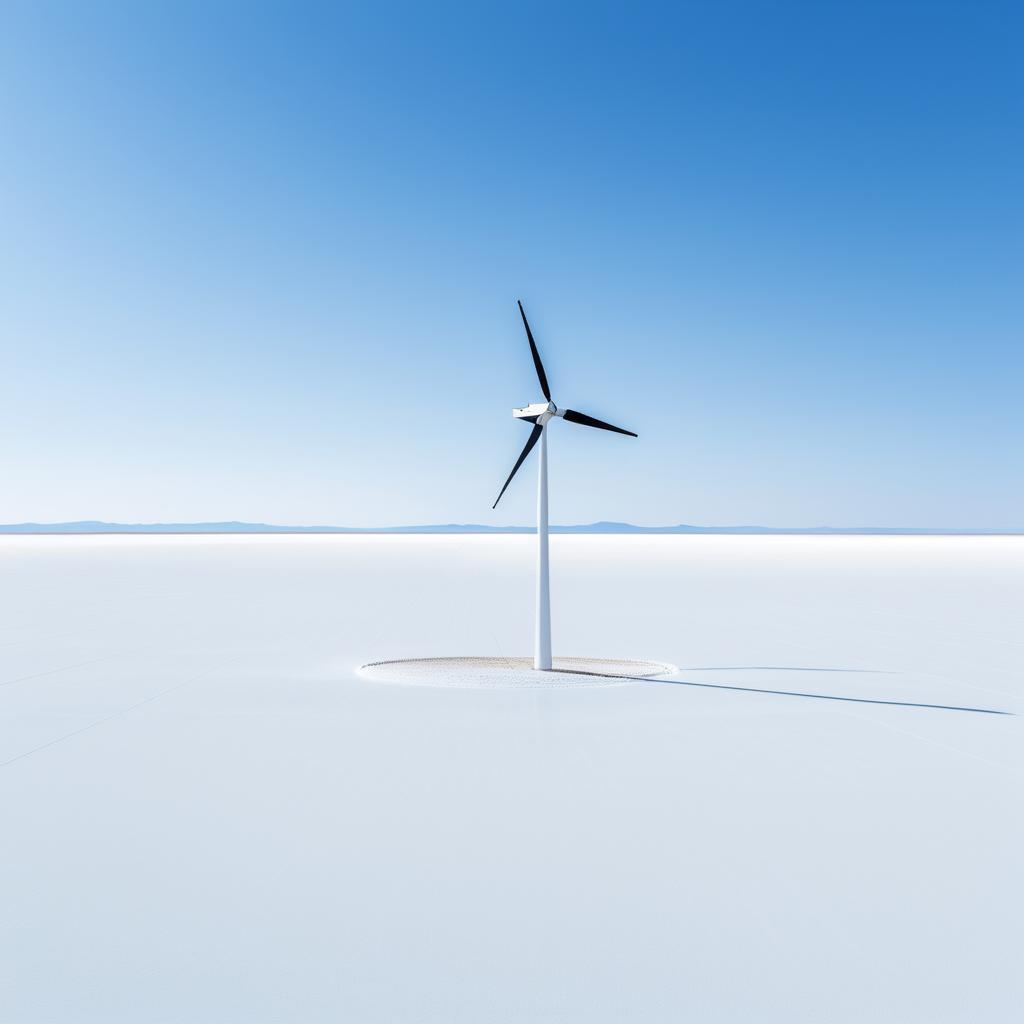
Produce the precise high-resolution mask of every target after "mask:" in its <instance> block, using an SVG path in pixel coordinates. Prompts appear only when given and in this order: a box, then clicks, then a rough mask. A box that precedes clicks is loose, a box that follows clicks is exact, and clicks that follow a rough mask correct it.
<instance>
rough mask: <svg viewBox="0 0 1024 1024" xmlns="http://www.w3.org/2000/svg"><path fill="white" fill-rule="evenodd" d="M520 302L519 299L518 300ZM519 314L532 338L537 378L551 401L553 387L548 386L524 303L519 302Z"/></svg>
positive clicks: (546, 396)
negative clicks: (524, 309) (527, 320)
mask: <svg viewBox="0 0 1024 1024" xmlns="http://www.w3.org/2000/svg"><path fill="white" fill-rule="evenodd" d="M516 301H517V302H519V300H518V299H517V300H516ZM519 315H520V316H521V317H522V318H523V326H524V327H525V328H526V337H527V338H529V339H530V351H531V352H532V353H533V365H534V366H536V367H537V379H538V380H539V381H540V389H541V391H543V392H544V397H545V398H546V399H547V400H548V401H549V402H550V401H551V388H549V387H548V378H547V374H545V373H544V364H543V363H542V362H541V361H540V353H539V352H538V351H537V343H536V342H535V341H534V340H533V331H531V330H530V325H529V324H528V323H527V322H526V314H525V313H524V312H523V304H522V303H521V302H519Z"/></svg>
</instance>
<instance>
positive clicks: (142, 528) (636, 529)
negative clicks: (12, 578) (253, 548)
mask: <svg viewBox="0 0 1024 1024" xmlns="http://www.w3.org/2000/svg"><path fill="white" fill-rule="evenodd" d="M534 532H535V529H534V527H532V526H483V525H481V524H479V523H465V524H464V523H446V524H441V525H435V526H380V527H363V526H275V525H273V524H270V523H235V522H232V523H104V522H100V521H98V520H93V519H86V520H82V521H81V522H77V523H12V524H10V525H7V526H4V525H0V534H3V533H8V534H10V533H28V534H38V533H56V534H63V533H534ZM551 532H552V533H619V534H624V533H697V534H709V533H710V534H868V535H873V534H895V535H898V536H907V535H915V536H916V535H922V536H941V535H946V534H956V535H963V536H971V535H976V534H984V535H1002V534H1022V533H1024V529H1020V530H964V529H941V528H938V527H916V526H689V525H687V524H685V523H681V524H679V525H678V526H634V525H633V524H632V523H587V524H586V525H581V526H552V527H551Z"/></svg>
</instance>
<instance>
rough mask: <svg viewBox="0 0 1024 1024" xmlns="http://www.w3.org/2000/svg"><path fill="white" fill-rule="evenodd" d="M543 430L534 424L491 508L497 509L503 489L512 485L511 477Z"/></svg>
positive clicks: (517, 470)
mask: <svg viewBox="0 0 1024 1024" xmlns="http://www.w3.org/2000/svg"><path fill="white" fill-rule="evenodd" d="M543 429H544V428H543V427H540V426H538V425H537V424H536V423H534V425H533V430H531V431H530V436H529V438H527V441H526V447H525V448H523V450H522V451H521V452H520V453H519V458H518V459H516V464H515V465H514V466H513V467H512V472H511V473H509V475H508V479H507V480H506V481H505V487H502V489H501V494H499V495H498V497H497V498H496V499H495V502H494V504H493V505H492V506H491V508H497V507H498V502H499V501H501V495H502V494H504V493H505V488H507V487H508V485H509V484H510V483H512V477H514V476H515V475H516V473H518V472H519V467H520V466H521V465H522V464H523V460H524V459H525V458H526V456H527V455H529V454H530V449H531V448H532V447H533V446H534V445H535V444H536V443H537V438H538V437H540V435H541V431H542V430H543Z"/></svg>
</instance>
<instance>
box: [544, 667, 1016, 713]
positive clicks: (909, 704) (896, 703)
mask: <svg viewBox="0 0 1024 1024" xmlns="http://www.w3.org/2000/svg"><path fill="white" fill-rule="evenodd" d="M748 669H750V670H760V671H764V667H763V666H755V665H751V666H747V669H743V668H740V667H739V666H736V667H734V668H732V669H728V670H727V669H720V670H718V671H731V672H738V671H746V670H748ZM551 671H552V672H561V673H564V674H565V675H577V676H603V677H604V678H606V679H623V680H628V681H629V682H631V683H664V684H666V685H669V686H695V687H699V688H700V689H704V690H731V691H733V692H734V693H763V694H770V695H771V696H774V697H804V698H806V699H808V700H834V701H841V702H844V703H850V704H878V705H883V706H887V707H897V708H926V709H929V710H932V711H961V712H965V713H967V714H974V715H1010V716H1012V715H1013V712H1012V711H1000V710H998V709H996V708H973V707H965V706H961V705H959V704H925V703H919V702H917V701H909V700H877V699H873V698H870V697H840V696H836V695H835V694H831V693H808V692H807V691H804V690H771V689H768V688H766V687H759V686H733V685H730V684H728V683H696V682H694V681H693V680H691V679H658V678H652V677H650V676H647V677H642V676H641V677H637V676H616V675H613V674H612V673H609V672H583V671H579V670H575V669H566V668H555V669H551ZM685 671H691V672H710V671H714V670H712V669H688V670H685ZM794 671H803V672H815V671H817V672H857V671H860V670H859V669H849V668H846V669H843V668H838V669H837V668H830V669H796V670H794Z"/></svg>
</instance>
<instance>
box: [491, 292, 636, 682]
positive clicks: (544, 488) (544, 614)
mask: <svg viewBox="0 0 1024 1024" xmlns="http://www.w3.org/2000/svg"><path fill="white" fill-rule="evenodd" d="M519 315H520V316H521V317H522V318H523V326H524V327H525V328H526V337H527V339H528V340H529V342H530V351H531V352H532V353H533V365H534V366H535V367H536V368H537V378H538V380H539V381H540V389H541V391H543V392H544V397H545V398H546V399H547V401H546V402H537V403H535V404H534V405H528V406H526V407H525V408H523V409H513V410H512V415H513V416H515V417H516V419H520V420H526V421H527V422H528V423H532V424H533V430H532V431H531V432H530V437H529V439H528V440H527V442H526V445H525V447H524V448H523V450H522V452H520V454H519V458H518V459H516V464H515V465H514V466H513V467H512V472H511V473H509V475H508V479H507V480H506V481H505V486H504V487H502V489H501V492H500V493H499V495H498V498H497V501H495V502H494V504H493V505H492V506H491V507H492V508H497V507H498V502H499V501H501V495H502V494H504V493H505V489H506V488H507V487H508V485H509V484H510V483H511V482H512V477H514V476H515V475H516V473H517V472H518V470H519V467H520V466H521V465H522V464H523V462H524V461H525V459H526V456H527V455H529V454H530V452H531V450H532V449H533V446H534V445H535V444H536V443H537V441H538V440H539V441H540V464H539V466H538V467H537V628H536V634H535V637H534V647H533V667H534V668H535V669H536V670H537V671H539V672H547V671H550V669H551V591H550V586H549V582H548V431H547V425H548V423H549V422H550V421H551V420H552V419H553V418H554V417H556V416H560V417H561V418H562V419H564V420H568V421H569V422H570V423H580V424H582V425H583V426H585V427H598V428H599V429H601V430H612V431H614V432H615V433H616V434H628V435H629V436H630V437H636V436H637V435H636V434H634V433H633V431H632V430H623V429H622V427H613V426H612V425H611V424H610V423H605V422H604V420H596V419H594V417H593V416H587V415H585V414H584V413H582V412H575V411H574V410H572V409H559V408H558V406H556V405H555V403H554V402H552V401H551V389H550V388H549V387H548V378H547V375H546V374H545V373H544V365H543V364H542V363H541V361H540V353H539V352H538V351H537V343H536V342H535V341H534V340H533V331H531V330H530V325H529V323H528V322H527V320H526V314H525V313H524V312H523V304H522V303H521V302H520V303H519Z"/></svg>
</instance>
